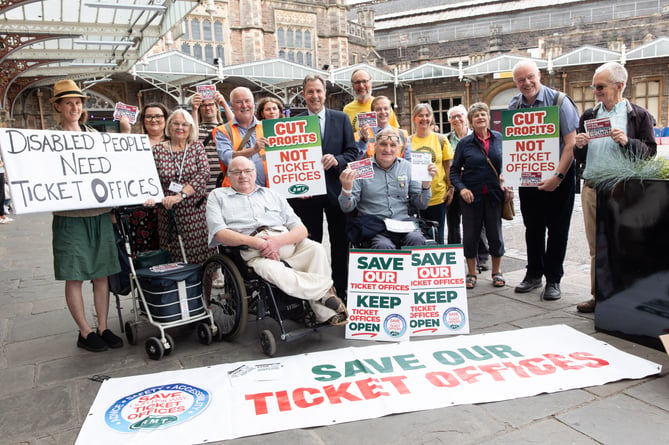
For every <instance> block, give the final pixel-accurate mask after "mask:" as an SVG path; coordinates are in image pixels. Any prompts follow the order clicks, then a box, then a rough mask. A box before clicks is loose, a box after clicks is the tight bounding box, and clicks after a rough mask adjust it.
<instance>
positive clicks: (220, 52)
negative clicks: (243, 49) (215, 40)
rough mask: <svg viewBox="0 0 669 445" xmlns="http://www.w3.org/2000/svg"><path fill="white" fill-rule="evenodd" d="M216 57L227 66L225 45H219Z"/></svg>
mask: <svg viewBox="0 0 669 445" xmlns="http://www.w3.org/2000/svg"><path fill="white" fill-rule="evenodd" d="M216 57H218V58H219V59H221V62H222V63H223V65H225V48H224V47H223V45H218V46H217V47H216Z"/></svg>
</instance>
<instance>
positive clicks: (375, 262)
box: [346, 249, 411, 341]
mask: <svg viewBox="0 0 669 445" xmlns="http://www.w3.org/2000/svg"><path fill="white" fill-rule="evenodd" d="M348 264H349V266H348V314H349V318H348V323H347V324H346V338H356V339H363V340H370V339H372V340H386V341H402V340H408V339H409V334H410V332H409V314H410V306H411V301H410V299H409V282H410V277H411V275H410V270H411V251H410V250H373V249H369V250H368V249H351V252H350V255H349V260H348Z"/></svg>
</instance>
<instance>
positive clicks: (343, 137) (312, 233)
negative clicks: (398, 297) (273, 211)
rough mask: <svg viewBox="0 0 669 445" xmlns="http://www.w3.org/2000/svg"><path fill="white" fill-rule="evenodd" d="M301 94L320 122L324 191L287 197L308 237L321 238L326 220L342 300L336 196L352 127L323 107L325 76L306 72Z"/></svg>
mask: <svg viewBox="0 0 669 445" xmlns="http://www.w3.org/2000/svg"><path fill="white" fill-rule="evenodd" d="M302 90H303V91H302V95H303V96H304V101H305V102H306V104H307V108H308V113H307V114H309V115H316V116H318V119H319V122H320V125H321V144H322V146H323V158H322V159H321V162H322V163H323V169H324V170H325V184H326V188H327V194H326V195H321V196H313V197H308V198H294V199H291V200H289V202H290V205H291V206H292V207H293V209H295V213H297V215H298V216H299V217H300V219H301V220H302V222H303V223H304V225H305V226H306V227H307V230H308V231H309V238H311V239H312V240H314V241H317V242H319V243H320V242H322V241H323V212H325V216H326V218H327V221H328V234H329V235H330V257H331V261H332V263H331V264H332V280H333V281H334V285H335V288H336V289H337V294H338V295H339V296H340V298H342V299H345V297H346V289H347V287H348V239H347V238H346V217H345V216H344V213H343V212H342V211H341V209H340V208H339V203H338V201H337V198H338V197H339V192H340V191H341V183H340V182H339V174H340V173H341V172H342V171H343V170H344V169H345V168H346V166H347V165H348V163H349V162H351V161H355V160H356V157H357V156H358V148H357V147H356V145H355V138H354V137H353V127H351V122H350V120H349V118H348V116H347V115H346V114H345V113H343V112H341V111H334V110H329V109H327V108H325V92H326V83H325V79H323V77H321V76H320V75H317V74H309V75H308V76H307V77H305V78H304V81H303V82H302Z"/></svg>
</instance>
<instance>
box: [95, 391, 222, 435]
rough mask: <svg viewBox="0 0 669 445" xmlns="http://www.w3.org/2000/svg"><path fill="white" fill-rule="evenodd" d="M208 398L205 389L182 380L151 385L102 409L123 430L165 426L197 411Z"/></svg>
mask: <svg viewBox="0 0 669 445" xmlns="http://www.w3.org/2000/svg"><path fill="white" fill-rule="evenodd" d="M210 397H211V396H210V395H209V392H208V391H205V390H203V389H200V388H197V387H195V386H192V385H188V384H185V383H174V384H171V385H162V386H154V387H151V388H146V389H144V390H142V391H139V392H136V393H134V394H131V395H129V396H126V397H123V398H122V399H119V400H117V401H116V402H115V403H114V404H113V405H112V406H111V407H110V408H109V409H108V410H107V411H106V412H105V421H106V422H107V425H109V426H110V427H111V428H113V429H115V430H116V431H120V432H124V433H125V432H131V431H140V430H147V429H156V428H161V427H168V426H171V425H176V424H178V423H183V422H186V421H188V420H190V419H191V418H192V417H195V416H196V415H198V414H200V413H201V412H202V411H203V410H204V409H205V408H206V407H207V406H208V405H209V399H210Z"/></svg>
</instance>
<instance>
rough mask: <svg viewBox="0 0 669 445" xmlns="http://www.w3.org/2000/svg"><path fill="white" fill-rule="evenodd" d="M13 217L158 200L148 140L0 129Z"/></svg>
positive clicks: (161, 195)
mask: <svg viewBox="0 0 669 445" xmlns="http://www.w3.org/2000/svg"><path fill="white" fill-rule="evenodd" d="M0 148H1V149H2V157H3V160H4V161H5V167H6V171H7V178H8V179H7V182H8V184H9V189H10V191H11V193H12V204H13V206H14V208H15V210H16V213H19V214H21V213H36V212H52V211H59V210H75V209H90V208H98V207H115V206H121V205H132V204H141V203H143V202H144V201H146V200H147V199H148V198H152V199H154V200H155V201H160V200H161V199H162V198H163V191H162V188H161V186H160V180H159V179H158V172H157V170H156V165H155V162H154V160H153V154H152V152H151V144H150V143H149V139H148V137H147V136H146V135H135V134H117V133H93V132H90V133H87V132H77V131H45V130H26V129H17V128H0Z"/></svg>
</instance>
